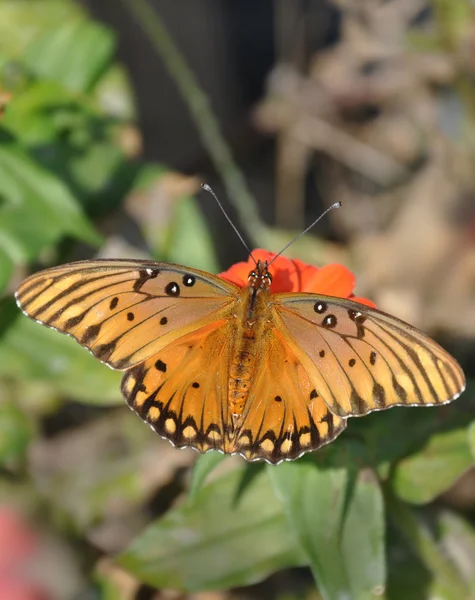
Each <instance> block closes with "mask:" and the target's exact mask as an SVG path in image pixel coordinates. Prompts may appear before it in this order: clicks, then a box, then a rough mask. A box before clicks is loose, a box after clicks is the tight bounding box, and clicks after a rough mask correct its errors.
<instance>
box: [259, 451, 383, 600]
mask: <svg viewBox="0 0 475 600" xmlns="http://www.w3.org/2000/svg"><path fill="white" fill-rule="evenodd" d="M268 473H269V476H270V479H271V481H272V482H273V484H274V488H275V491H276V494H277V496H278V497H279V498H280V499H281V501H282V503H283V505H284V508H285V511H286V514H287V517H288V520H289V524H290V526H291V527H292V529H293V530H294V531H295V534H296V536H297V537H298V539H299V541H300V544H301V546H302V548H303V549H304V550H305V552H306V554H307V557H308V561H309V563H310V566H311V568H312V572H313V575H314V577H315V580H316V581H317V583H318V586H319V590H320V592H321V594H322V596H323V597H324V598H325V599H326V600H340V599H341V600H344V599H348V598H352V599H354V600H358V599H366V598H376V597H378V596H380V595H381V594H382V593H383V591H384V587H385V577H386V573H385V555H384V554H385V548H384V516H383V501H382V496H381V491H380V488H379V484H378V481H377V479H376V477H375V475H374V473H373V472H372V471H370V470H368V469H365V470H362V471H360V472H359V473H354V474H352V473H351V472H350V471H348V469H347V468H344V467H332V466H324V465H317V464H316V463H315V462H313V461H312V460H311V459H307V458H304V459H300V460H299V461H297V462H295V463H291V464H290V463H283V464H281V465H278V466H277V467H269V468H268Z"/></svg>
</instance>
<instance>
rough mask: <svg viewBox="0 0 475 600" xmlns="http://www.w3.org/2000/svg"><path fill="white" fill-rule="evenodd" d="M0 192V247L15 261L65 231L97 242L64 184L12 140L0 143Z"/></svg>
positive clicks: (25, 257)
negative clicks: (0, 202) (0, 203)
mask: <svg viewBox="0 0 475 600" xmlns="http://www.w3.org/2000/svg"><path fill="white" fill-rule="evenodd" d="M0 141H1V140H0ZM0 196H1V197H2V198H3V200H4V202H3V203H2V205H0V249H3V251H4V252H6V253H7V254H9V255H10V257H11V258H12V259H13V260H15V261H18V260H19V259H23V260H25V261H26V260H30V259H32V258H34V256H35V254H36V253H37V252H38V251H39V249H41V248H42V247H43V246H44V245H45V244H48V243H51V242H52V241H53V240H55V239H58V238H59V237H61V236H64V235H67V234H70V235H74V236H76V237H78V238H79V239H82V240H83V241H85V242H88V243H90V244H100V242H101V237H100V236H99V234H98V233H97V232H96V231H95V230H94V228H93V226H92V225H91V224H90V223H89V221H88V220H87V218H86V217H85V215H84V213H83V212H82V210H81V208H80V207H79V205H78V204H77V202H76V200H75V199H74V197H73V196H72V195H71V194H70V192H69V190H68V188H67V187H65V186H64V184H63V183H62V182H61V181H60V180H59V179H57V178H56V177H55V176H54V175H52V174H51V173H48V172H47V171H46V170H45V169H43V168H42V167H40V166H39V165H38V164H36V163H35V162H34V161H33V160H32V159H31V158H30V157H29V156H28V155H27V154H26V153H25V152H24V151H23V150H22V149H21V148H20V147H19V146H18V145H17V144H14V143H7V144H3V145H2V144H0Z"/></svg>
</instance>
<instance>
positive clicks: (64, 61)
mask: <svg viewBox="0 0 475 600" xmlns="http://www.w3.org/2000/svg"><path fill="white" fill-rule="evenodd" d="M114 49H115V40H114V35H113V33H112V32H111V31H110V30H109V29H106V28H105V27H103V26H102V25H99V24H98V23H91V22H90V21H85V20H82V19H78V20H74V21H68V22H66V23H64V24H63V25H62V26H60V27H55V28H54V29H51V30H50V31H47V32H45V33H44V34H43V35H41V36H40V37H38V38H37V39H35V40H34V41H33V42H32V43H31V44H30V45H29V46H28V47H27V48H26V51H25V55H24V61H25V63H26V65H27V66H28V67H29V68H30V70H31V71H32V72H33V73H34V74H35V75H36V76H37V77H38V78H42V79H50V80H52V81H56V82H58V83H60V84H61V85H64V87H66V88H68V89H70V90H73V91H76V92H87V91H88V90H90V89H91V88H92V87H93V86H94V85H95V83H96V82H97V81H98V80H99V79H100V77H101V75H102V74H103V73H104V71H105V70H106V68H107V67H108V66H109V64H110V61H111V59H112V56H113V53H114Z"/></svg>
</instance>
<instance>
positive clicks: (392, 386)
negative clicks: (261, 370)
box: [273, 294, 465, 417]
mask: <svg viewBox="0 0 475 600" xmlns="http://www.w3.org/2000/svg"><path fill="white" fill-rule="evenodd" d="M273 306H274V309H275V315H276V319H277V322H278V323H279V326H280V328H281V331H282V332H283V333H284V335H285V336H286V337H288V339H289V340H290V343H291V344H292V346H293V347H294V348H295V350H296V352H297V356H298V357H299V359H300V360H301V361H302V363H303V364H304V365H305V367H306V369H307V371H308V373H309V376H310V377H311V379H312V381H313V382H314V384H315V387H316V389H317V390H318V392H319V394H320V395H321V396H322V398H323V399H324V400H325V402H326V404H327V406H328V407H329V408H330V410H331V411H333V412H334V413H335V414H338V415H340V416H343V417H345V416H351V415H363V414H366V413H368V412H370V411H372V410H381V409H384V408H388V407H390V406H394V405H432V404H443V403H445V402H450V401H451V400H454V399H455V398H457V397H458V396H459V395H460V394H461V393H462V391H463V390H464V388H465V378H464V375H463V372H462V370H461V368H460V366H459V365H458V363H457V361H456V360H455V359H454V358H453V357H452V356H450V354H448V352H446V351H445V350H444V349H443V348H441V347H440V346H439V345H438V344H437V343H436V342H435V341H434V340H432V339H431V338H429V337H428V336H426V335H425V334H423V333H422V332H420V331H418V330H417V329H415V328H414V327H412V326H410V325H408V324H407V323H404V322H403V321H400V320H399V319H397V318H395V317H392V316H390V315H387V314H386V313H383V312H381V311H379V310H376V309H372V308H368V307H367V306H364V305H362V304H359V303H356V302H352V301H351V300H344V299H340V298H333V297H326V296H317V295H313V294H276V295H275V296H274V297H273Z"/></svg>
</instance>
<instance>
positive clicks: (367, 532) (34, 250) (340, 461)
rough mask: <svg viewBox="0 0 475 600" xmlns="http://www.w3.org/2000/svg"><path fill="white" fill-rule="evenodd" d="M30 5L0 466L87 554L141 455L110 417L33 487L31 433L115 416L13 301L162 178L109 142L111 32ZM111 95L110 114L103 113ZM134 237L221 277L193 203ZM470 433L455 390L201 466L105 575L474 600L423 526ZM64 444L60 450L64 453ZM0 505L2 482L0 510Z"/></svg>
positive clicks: (4, 206)
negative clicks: (82, 414) (73, 406)
mask: <svg viewBox="0 0 475 600" xmlns="http://www.w3.org/2000/svg"><path fill="white" fill-rule="evenodd" d="M46 5H48V6H49V8H50V10H49V11H48V10H45V6H46ZM41 6H42V8H41V10H40V11H38V10H37V9H38V6H36V8H35V4H34V3H33V4H32V3H25V2H18V3H14V2H5V3H2V4H0V40H1V42H0V91H2V92H8V94H11V99H10V100H9V101H8V103H7V106H6V108H5V110H4V114H3V116H2V117H1V119H0V292H2V293H3V297H2V299H1V301H0V466H1V468H2V469H3V470H4V472H5V473H7V474H9V475H10V476H11V475H14V476H15V477H17V478H18V479H19V480H20V481H21V482H22V483H21V484H20V483H19V485H25V482H27V487H26V489H27V492H26V493H27V494H29V495H30V496H33V497H35V499H36V501H37V502H38V504H40V503H45V502H46V503H47V504H48V505H49V507H50V511H51V512H53V513H55V514H56V517H57V521H56V527H58V529H59V530H65V531H74V532H75V535H78V536H83V537H84V538H85V539H88V536H89V535H90V534H91V528H93V526H94V525H95V524H97V523H101V522H106V521H107V518H108V516H109V513H110V511H111V510H113V506H114V504H115V502H116V500H117V498H120V501H121V502H124V503H126V504H127V505H129V506H132V509H133V511H135V512H136V513H141V512H142V513H143V511H144V506H145V504H146V502H147V501H148V500H149V498H150V496H151V494H152V489H151V485H146V484H145V483H144V481H143V479H142V478H141V476H140V473H141V471H140V469H141V468H142V462H143V457H145V456H147V457H148V456H149V453H150V452H151V450H150V448H152V452H155V446H154V445H153V444H154V443H155V441H154V440H152V434H151V432H149V431H148V430H147V428H146V427H145V425H143V424H142V423H140V422H139V421H138V420H136V419H135V418H134V417H133V416H132V415H129V414H128V412H127V413H126V411H125V408H124V409H120V410H121V411H123V415H124V416H120V417H118V416H117V414H116V413H106V414H107V415H108V416H107V421H108V425H107V429H103V428H101V427H102V426H101V427H99V426H98V430H97V432H96V433H95V434H94V435H96V438H94V439H95V440H96V441H95V442H94V443H92V442H91V441H89V442H88V437H87V435H85V436H84V438H83V437H81V436H80V435H79V434H77V435H79V437H77V436H76V438H75V439H76V443H78V444H79V446H82V447H83V448H84V447H86V446H88V449H89V451H90V453H89V455H87V459H85V458H84V456H85V455H84V456H83V455H81V454H80V453H78V454H77V455H76V454H74V452H73V453H72V454H71V456H68V460H66V462H65V463H64V464H62V465H60V466H58V467H57V471H56V473H55V474H54V473H53V474H52V475H51V476H50V477H48V476H45V474H44V473H42V472H41V469H39V470H37V468H36V467H35V465H36V463H35V460H34V459H31V458H28V453H29V451H30V450H31V452H32V453H33V455H34V452H35V448H37V447H38V444H40V445H41V443H42V442H43V441H44V440H42V436H43V431H42V427H43V425H44V419H45V418H47V417H49V418H51V416H52V415H53V416H54V415H55V414H57V413H59V412H60V411H61V409H62V407H64V403H65V402H69V401H71V400H74V401H76V402H79V403H82V404H89V405H92V406H95V407H98V406H101V407H103V409H104V410H105V408H104V407H107V406H109V407H111V406H112V407H113V406H114V405H117V404H121V402H122V401H121V398H120V393H119V382H120V375H119V374H118V373H116V372H113V371H111V370H108V369H107V368H106V367H105V366H103V365H101V364H99V363H98V362H97V361H95V360H94V359H93V358H92V357H91V356H90V355H89V354H88V353H87V352H85V351H84V350H83V349H81V348H80V347H79V346H78V345H77V344H75V343H74V342H73V341H72V340H71V339H69V338H67V337H64V336H60V335H58V334H56V333H55V332H53V331H49V330H47V329H46V328H42V327H39V326H38V325H36V324H35V323H33V322H32V321H29V320H27V319H26V318H24V317H23V316H21V315H20V314H19V312H18V310H17V308H16V306H15V304H14V302H13V299H12V292H13V288H14V285H15V283H17V282H18V280H19V278H20V277H21V275H22V274H26V271H27V270H28V269H30V268H31V269H34V268H39V267H42V266H46V265H50V264H54V263H59V262H64V261H66V260H69V259H71V258H72V257H74V256H76V255H77V252H78V249H79V251H80V252H81V254H86V255H89V256H91V255H93V253H94V252H95V251H96V250H97V249H98V248H99V247H100V246H101V244H102V243H103V242H104V236H103V235H102V234H101V233H99V230H98V226H97V223H100V222H101V221H100V220H99V219H107V217H109V216H111V215H113V214H114V211H116V209H117V208H118V206H119V204H120V202H121V201H122V200H123V199H124V198H125V197H126V196H130V195H131V194H133V193H137V192H143V191H144V190H147V189H150V188H151V187H152V186H153V185H155V184H156V183H157V182H159V181H160V180H161V178H163V177H165V176H166V174H167V169H166V168H165V167H163V166H161V165H151V164H145V163H144V162H142V161H141V160H139V159H136V158H134V159H131V158H130V157H129V156H128V155H127V152H126V150H125V149H124V148H123V146H121V144H120V143H119V142H118V140H119V138H120V134H121V132H122V131H123V130H124V128H126V127H128V126H130V119H131V116H132V115H133V110H132V102H131V99H130V91H129V89H128V86H127V83H126V80H125V78H124V77H123V74H122V72H121V71H120V69H119V68H118V66H117V65H116V64H114V62H113V55H114V50H115V39H114V35H113V34H112V33H111V31H109V30H108V29H106V28H105V27H103V26H101V25H99V24H97V23H94V22H92V21H91V20H89V19H88V18H86V17H85V16H84V15H83V14H82V13H81V12H80V11H79V10H78V8H77V7H76V6H74V5H73V4H69V3H67V2H43V3H41ZM18 23H21V24H22V26H18ZM26 25H28V26H29V31H30V33H29V34H28V35H25V34H24V31H25V26H26ZM107 90H109V92H110V93H112V92H111V90H112V91H113V93H114V94H115V96H116V97H117V96H118V97H119V100H120V101H119V102H118V103H116V104H114V106H116V105H119V106H122V107H124V108H123V109H122V111H117V110H111V109H110V107H108V106H107V102H104V97H107V93H106V92H107ZM158 231H159V232H160V235H157V233H158ZM141 234H142V236H143V239H144V240H145V243H146V245H147V247H148V251H149V254H150V256H153V257H156V258H157V259H158V258H159V259H166V260H170V261H175V262H180V263H184V264H193V265H195V266H199V267H202V268H205V269H209V270H211V271H217V270H218V268H219V261H218V259H217V256H216V253H215V250H214V247H213V244H212V241H211V239H210V236H209V233H208V231H207V227H206V223H205V220H204V218H203V217H202V215H201V213H200V212H199V209H198V207H197V205H196V204H195V202H194V200H193V199H192V198H189V197H186V198H181V199H180V201H177V202H176V203H175V204H174V205H173V208H172V210H171V211H170V214H169V215H168V220H167V223H166V227H165V228H164V227H163V223H161V224H159V226H158V225H157V227H155V226H154V224H153V223H150V224H147V223H144V224H142V230H141ZM84 245H86V247H87V250H85V249H84V248H85V246H84ZM118 410H119V409H118ZM101 414H102V413H101ZM111 415H112V416H111ZM472 416H473V388H470V389H469V391H468V392H467V393H466V394H465V396H464V398H462V399H461V400H459V401H457V402H456V403H455V404H454V405H450V406H448V407H444V408H428V409H424V410H414V409H409V410H407V409H398V410H396V411H391V412H390V413H386V414H375V415H372V416H370V417H367V418H365V419H364V420H355V421H352V422H351V423H350V425H349V427H348V430H347V432H345V434H344V435H343V436H342V437H341V438H340V439H339V440H338V441H337V442H335V443H334V444H332V445H331V446H329V447H326V448H324V449H322V450H321V451H319V452H318V453H315V454H313V455H311V456H307V457H305V458H304V459H301V460H299V461H297V462H294V463H288V464H282V465H279V466H277V467H274V466H268V465H265V466H264V465H257V466H256V465H247V464H245V463H244V461H242V460H239V461H238V462H231V466H228V461H229V459H228V458H224V457H222V456H220V455H215V454H209V455H205V456H202V457H199V458H198V460H197V464H196V465H195V467H194V471H193V473H192V475H191V484H190V493H189V496H188V498H187V499H186V500H184V501H182V502H181V504H178V505H177V506H174V507H172V508H170V509H169V510H168V511H167V512H166V513H165V514H164V516H162V517H160V518H158V519H157V520H155V521H154V522H153V523H151V524H150V525H148V526H147V527H146V528H145V530H144V531H143V532H142V533H138V534H137V535H136V537H135V539H134V540H133V541H132V543H131V544H130V545H129V546H128V547H126V548H124V549H123V551H122V552H121V553H120V554H119V556H118V557H117V563H118V564H119V565H121V566H122V567H123V568H125V569H126V570H127V571H129V572H130V573H132V574H133V575H134V576H135V577H137V578H138V579H139V580H140V581H143V582H146V583H148V584H150V585H154V586H157V587H159V588H161V587H165V588H176V589H180V590H191V591H196V590H203V589H225V588H229V587H235V586H244V585H250V584H252V583H255V582H258V581H261V580H262V579H264V578H266V577H267V576H269V575H271V574H272V573H274V572H275V571H278V570H280V569H283V568H288V567H296V566H304V565H306V566H309V567H310V569H311V571H312V573H313V575H314V577H315V581H316V583H317V586H318V590H319V593H320V594H321V597H323V598H324V599H325V600H330V599H340V598H352V599H353V598H354V599H366V598H381V597H387V598H390V599H394V600H396V599H402V598H404V599H407V598H414V600H416V599H421V598H422V599H424V598H433V597H438V598H444V599H447V600H452V599H454V600H460V599H461V598H469V597H473V596H474V595H475V579H474V576H473V569H472V570H471V571H470V570H468V571H467V568H466V564H467V561H469V564H470V561H471V564H472V565H473V564H474V561H475V533H474V530H473V523H472V521H471V520H470V519H468V518H466V517H465V516H463V515H458V514H456V513H455V512H454V511H451V510H449V509H444V508H441V507H440V506H438V505H435V506H433V507H428V505H429V504H430V503H431V502H432V501H434V500H435V499H436V498H437V497H438V496H439V495H440V494H441V493H443V492H444V491H446V490H447V489H448V488H449V487H450V486H451V485H452V484H453V483H454V482H455V481H456V480H457V479H458V478H459V477H460V476H461V475H462V474H463V473H464V472H465V471H467V470H468V469H469V468H471V467H472V466H473V460H474V456H475V452H474V447H475V443H474V440H475V435H474V431H475V429H474V427H475V421H473V419H472ZM129 423H130V424H129ZM105 427H106V426H105ZM105 431H107V432H108V433H107V436H106V438H105V439H106V440H109V439H112V437H113V435H114V433H115V432H118V433H117V435H119V437H120V444H122V445H121V449H120V450H118V451H117V452H115V451H114V450H111V448H112V447H113V443H112V442H111V445H110V447H109V449H105V448H104V447H103V446H102V445H101V444H100V443H99V442H98V441H97V440H98V439H99V437H100V436H101V435H105V433H104V432H105ZM142 432H143V433H142ZM61 435H62V436H63V438H62V439H63V443H65V444H66V447H67V446H68V443H67V439H68V435H71V436H72V435H73V434H70V433H69V430H68V429H67V428H66V429H65V431H62V433H61ZM74 435H76V434H74ZM88 435H89V434H88ZM91 435H92V434H91ZM64 439H66V442H64ZM71 439H72V437H71ZM77 440H79V441H77ZM74 447H75V446H74V444H73V448H74ZM78 456H81V457H82V458H81V460H79V459H78ZM147 460H150V459H149V458H148V459H147ZM157 460H159V457H158V456H157ZM223 467H224V468H223ZM226 467H227V468H226ZM105 474H107V476H106V475H105ZM31 484H32V485H31ZM32 489H34V491H32ZM11 490H12V487H11V484H10V483H9V484H8V485H6V484H3V483H2V482H1V480H0V499H4V500H5V501H8V498H11V497H13V496H14V494H12V491H11ZM78 505H80V509H78ZM111 507H112V508H111ZM132 509H131V510H132ZM141 518H142V519H143V520H144V521H145V517H144V516H142V517H141ZM98 581H99V582H100V587H101V589H102V590H103V597H104V598H106V597H114V598H115V597H118V596H116V595H114V594H116V593H118V592H117V588H116V587H115V584H114V583H113V582H112V581H111V580H109V579H108V577H107V575H104V574H103V573H101V574H100V576H99V577H98Z"/></svg>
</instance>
